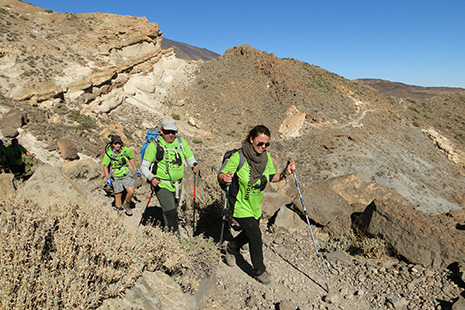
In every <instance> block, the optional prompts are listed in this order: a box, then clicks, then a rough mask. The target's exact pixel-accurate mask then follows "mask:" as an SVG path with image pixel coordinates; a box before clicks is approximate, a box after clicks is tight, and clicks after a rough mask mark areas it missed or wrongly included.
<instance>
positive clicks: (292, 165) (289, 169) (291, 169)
mask: <svg viewBox="0 0 465 310" xmlns="http://www.w3.org/2000/svg"><path fill="white" fill-rule="evenodd" d="M295 170H296V165H295V161H293V160H292V161H290V162H289V164H288V165H287V167H286V174H287V175H290V174H292V173H293V172H294V171H295Z"/></svg>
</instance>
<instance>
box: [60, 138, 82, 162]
mask: <svg viewBox="0 0 465 310" xmlns="http://www.w3.org/2000/svg"><path fill="white" fill-rule="evenodd" d="M57 145H58V152H59V153H60V155H61V158H63V159H66V160H74V159H77V158H79V156H78V153H77V149H76V145H75V144H74V142H73V141H72V140H71V139H70V138H61V139H58V140H57Z"/></svg>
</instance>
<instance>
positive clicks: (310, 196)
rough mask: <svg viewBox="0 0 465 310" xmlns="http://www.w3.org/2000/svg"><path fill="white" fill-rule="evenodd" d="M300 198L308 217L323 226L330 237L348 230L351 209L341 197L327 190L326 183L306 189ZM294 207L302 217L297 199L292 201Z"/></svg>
mask: <svg viewBox="0 0 465 310" xmlns="http://www.w3.org/2000/svg"><path fill="white" fill-rule="evenodd" d="M302 198H303V201H304V204H305V207H306V209H307V214H308V217H309V218H311V219H312V220H313V221H315V222H316V223H317V224H318V225H321V226H323V230H324V231H326V232H327V233H328V234H329V235H330V236H332V237H337V236H341V235H342V234H344V233H345V232H348V231H349V230H350V225H351V224H350V217H351V214H352V208H351V207H350V205H349V204H348V203H347V201H346V200H344V198H343V197H342V196H341V195H339V194H338V193H336V192H335V191H333V190H331V189H330V188H328V185H327V184H326V182H322V183H318V184H316V185H314V186H312V187H308V188H306V189H305V190H304V191H303V192H302ZM294 205H295V206H296V207H297V209H298V210H299V211H300V213H301V214H302V215H303V214H304V213H305V212H304V210H303V206H302V202H301V200H300V198H299V197H297V198H296V199H295V200H294Z"/></svg>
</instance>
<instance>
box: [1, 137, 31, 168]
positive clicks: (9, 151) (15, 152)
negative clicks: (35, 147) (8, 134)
mask: <svg viewBox="0 0 465 310" xmlns="http://www.w3.org/2000/svg"><path fill="white" fill-rule="evenodd" d="M23 154H26V155H27V156H31V157H35V156H36V155H35V154H33V153H30V152H29V151H28V150H26V149H25V148H24V147H23V146H22V145H21V144H19V142H18V139H16V138H15V139H12V140H11V144H10V145H9V146H8V147H7V148H6V149H5V156H6V161H7V163H8V167H9V169H10V171H11V173H13V174H14V175H16V176H20V175H24V174H26V164H25V163H24V160H23Z"/></svg>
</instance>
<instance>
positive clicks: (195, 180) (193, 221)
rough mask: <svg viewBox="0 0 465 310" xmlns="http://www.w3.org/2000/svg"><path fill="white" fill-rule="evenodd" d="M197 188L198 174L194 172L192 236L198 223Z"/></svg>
mask: <svg viewBox="0 0 465 310" xmlns="http://www.w3.org/2000/svg"><path fill="white" fill-rule="evenodd" d="M196 188H197V172H194V200H193V206H192V209H193V211H192V212H193V216H192V234H193V233H194V232H195V226H196V221H195V208H196V204H195V196H196Z"/></svg>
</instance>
